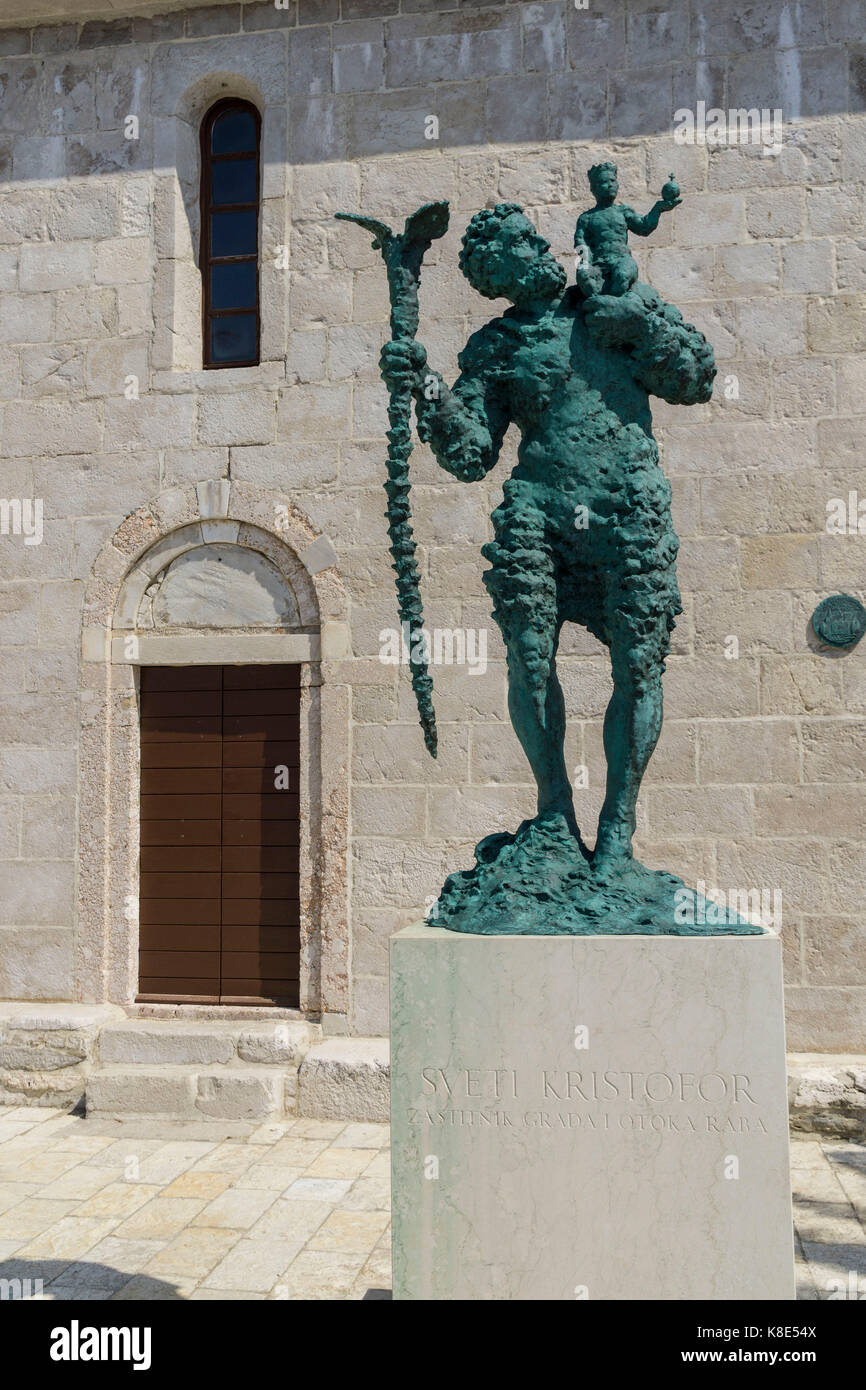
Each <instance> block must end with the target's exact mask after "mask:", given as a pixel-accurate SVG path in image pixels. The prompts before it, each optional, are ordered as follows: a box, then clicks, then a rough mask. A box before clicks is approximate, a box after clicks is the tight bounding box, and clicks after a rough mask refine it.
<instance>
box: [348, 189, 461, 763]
mask: <svg viewBox="0 0 866 1390" xmlns="http://www.w3.org/2000/svg"><path fill="white" fill-rule="evenodd" d="M336 216H337V217H339V218H341V219H342V220H343V221H344V222H357V224H358V226H359V227H364V228H365V229H366V230H367V231H368V232H372V233H373V247H374V249H376V250H379V251H381V252H382V259H383V260H384V262H385V269H386V271H387V274H388V292H389V296H390V300H391V337H392V338H393V339H395V340H396V339H412V338H414V337H415V334H416V333H417V331H418V282H419V280H420V278H421V262H422V261H423V260H424V256H425V254H426V252H427V251H428V250H429V248H430V245H431V243H432V242H433V241H435V240H436V238H437V237H441V236H443V235H444V234H445V232H446V231H447V229H448V204H447V203H445V202H441V203H424V204H423V206H422V207H420V208H418V210H417V212H413V213H412V216H411V217H407V218H406V225H405V227H404V228H403V231H402V233H396V232H392V231H391V228H390V227H388V226H386V224H385V223H384V222H379V221H377V219H376V218H375V217H361V216H358V215H357V214H355V213H351V212H338V213H337V214H336ZM388 423H389V425H390V428H389V430H388V478H387V481H386V483H385V492H386V493H387V495H388V510H387V511H386V513H385V515H386V517H387V519H388V538H389V540H390V542H391V544H390V547H389V549H390V552H391V557H392V559H393V562H394V563H393V565H392V568H393V570H394V571H395V573H396V575H397V607H398V610H399V613H400V623H401V631H402V632H406V631H408V633H409V639H410V640H409V671H410V675H411V677H412V689H413V690H414V691H415V699H416V701H417V704H418V715H419V717H420V720H421V728H422V729H423V731H424V742H425V744H426V745H427V751H428V752H429V753H430V754H431V755H432V757H434V758H435V757H436V747H437V740H436V715H435V713H434V710H433V680H432V678H431V676H430V673H429V671H428V669H427V662H426V660H425V658H424V656H423V655H422V654H421V651H419V649H418V648H419V644H418V643H416V642H415V641H414V640H412V639H413V634H415V633H418V632H420V630H421V628H422V627H423V624H424V610H423V606H422V603H421V592H420V587H419V575H418V565H417V562H416V559H415V539H414V536H413V535H412V509H411V505H410V501H409V490H410V484H409V455H410V454H411V452H412V434H411V426H412V392H411V390H410V389H409V388H408V387H400V388H397V389H394V390H392V391H391V392H390V400H389V403H388Z"/></svg>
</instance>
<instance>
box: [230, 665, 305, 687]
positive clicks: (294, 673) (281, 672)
mask: <svg viewBox="0 0 866 1390" xmlns="http://www.w3.org/2000/svg"><path fill="white" fill-rule="evenodd" d="M300 683H301V668H300V666H285V665H283V666H224V667H223V689H224V690H297V689H298V688H299V687H300Z"/></svg>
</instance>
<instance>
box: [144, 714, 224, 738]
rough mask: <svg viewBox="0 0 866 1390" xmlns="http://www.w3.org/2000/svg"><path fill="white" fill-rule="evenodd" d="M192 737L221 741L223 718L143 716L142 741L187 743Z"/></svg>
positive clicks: (204, 716) (164, 715) (217, 716)
mask: <svg viewBox="0 0 866 1390" xmlns="http://www.w3.org/2000/svg"><path fill="white" fill-rule="evenodd" d="M191 739H212V740H213V741H214V742H217V743H218V742H220V741H221V739H222V720H221V719H220V717H219V715H214V716H213V717H210V716H208V715H199V717H198V718H197V719H181V718H180V717H178V716H176V715H171V714H163V715H155V716H153V717H151V716H150V715H148V714H145V715H143V716H142V720H141V741H142V743H186V742H188V741H189V740H191Z"/></svg>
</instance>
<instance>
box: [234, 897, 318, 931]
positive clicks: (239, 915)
mask: <svg viewBox="0 0 866 1390" xmlns="http://www.w3.org/2000/svg"><path fill="white" fill-rule="evenodd" d="M222 917H223V926H224V927H225V926H231V927H237V926H261V927H294V928H297V927H298V926H299V924H300V920H301V909H300V904H299V903H297V902H293V901H292V900H291V898H263V899H261V900H260V901H259V902H255V901H254V900H253V899H252V898H224V899H223V905H222Z"/></svg>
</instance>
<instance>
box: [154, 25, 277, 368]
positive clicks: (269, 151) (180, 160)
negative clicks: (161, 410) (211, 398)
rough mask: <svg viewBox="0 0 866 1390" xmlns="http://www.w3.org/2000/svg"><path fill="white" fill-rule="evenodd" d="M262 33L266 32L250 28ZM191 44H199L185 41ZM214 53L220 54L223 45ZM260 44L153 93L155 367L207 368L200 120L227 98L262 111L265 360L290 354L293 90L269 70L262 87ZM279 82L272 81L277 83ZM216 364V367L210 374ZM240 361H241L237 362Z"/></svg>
mask: <svg viewBox="0 0 866 1390" xmlns="http://www.w3.org/2000/svg"><path fill="white" fill-rule="evenodd" d="M251 37H259V38H260V37H261V36H251ZM185 47H186V48H187V49H192V48H197V47H198V45H185ZM212 52H213V59H214V62H215V63H218V61H219V57H220V56H222V55H218V54H217V52H216V48H215V47H214V48H212ZM256 53H257V49H256V46H255V45H254V44H248V45H238V47H237V51H236V53H235V54H233V63H234V64H235V65H236V66H232V68H225V69H224V68H221V67H217V68H216V70H214V71H212V72H208V73H206V74H204V75H203V76H201V77H200V78H198V79H197V80H196V81H195V82H193V83H192V84H191V85H189V86H187V87H186V88H185V89H184V90H183V91H182V92H180V93H179V94H178V93H177V92H176V91H175V87H174V84H173V83H172V82H171V81H170V80H169V81H167V82H166V83H165V84H164V85H163V86H162V87H160V88H159V90H158V91H157V92H155V94H154V100H153V116H154V167H153V175H154V208H155V213H156V226H157V229H158V231H157V237H156V269H155V287H154V288H155V293H154V336H153V364H154V368H155V369H156V370H162V371H171V372H203V371H204V370H205V369H204V367H203V343H202V298H203V296H202V283H201V272H200V269H199V263H198V251H199V243H200V232H201V227H200V192H201V146H200V130H201V123H202V121H203V120H204V119H205V117H206V115H207V113H208V111H209V110H210V108H211V107H212V106H213V105H214V104H215V103H216V102H217V101H220V100H222V99H224V98H226V97H239V98H242V99H243V100H245V101H249V102H251V103H252V104H253V105H254V106H255V107H256V109H257V110H258V112H259V114H260V116H261V122H262V125H261V146H260V158H261V169H262V181H261V189H260V207H259V314H260V328H261V336H260V354H259V365H261V364H263V363H265V362H279V363H282V362H283V361H284V359H285V351H286V349H285V344H286V329H287V314H288V274H287V271H286V270H285V269H281V268H280V267H279V266H278V265H277V261H276V254H275V253H276V249H277V247H279V246H283V247H287V246H288V244H289V235H290V234H289V223H288V220H287V218H288V199H287V196H286V195H287V179H286V168H287V155H286V142H287V134H286V132H287V111H286V97H285V93H284V91H283V90H282V89H281V86H280V84H279V83H278V82H273V80H271V85H270V86H269V85H268V74H269V73H270V69H266V70H265V78H264V83H265V86H264V88H263V86H262V85H260V82H261V81H262V76H261V71H260V70H259V71H257V63H256ZM271 87H272V89H271ZM214 370H219V369H218V368H217V369H214V368H210V369H208V371H209V373H210V372H212V371H214ZM235 370H237V369H235Z"/></svg>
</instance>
